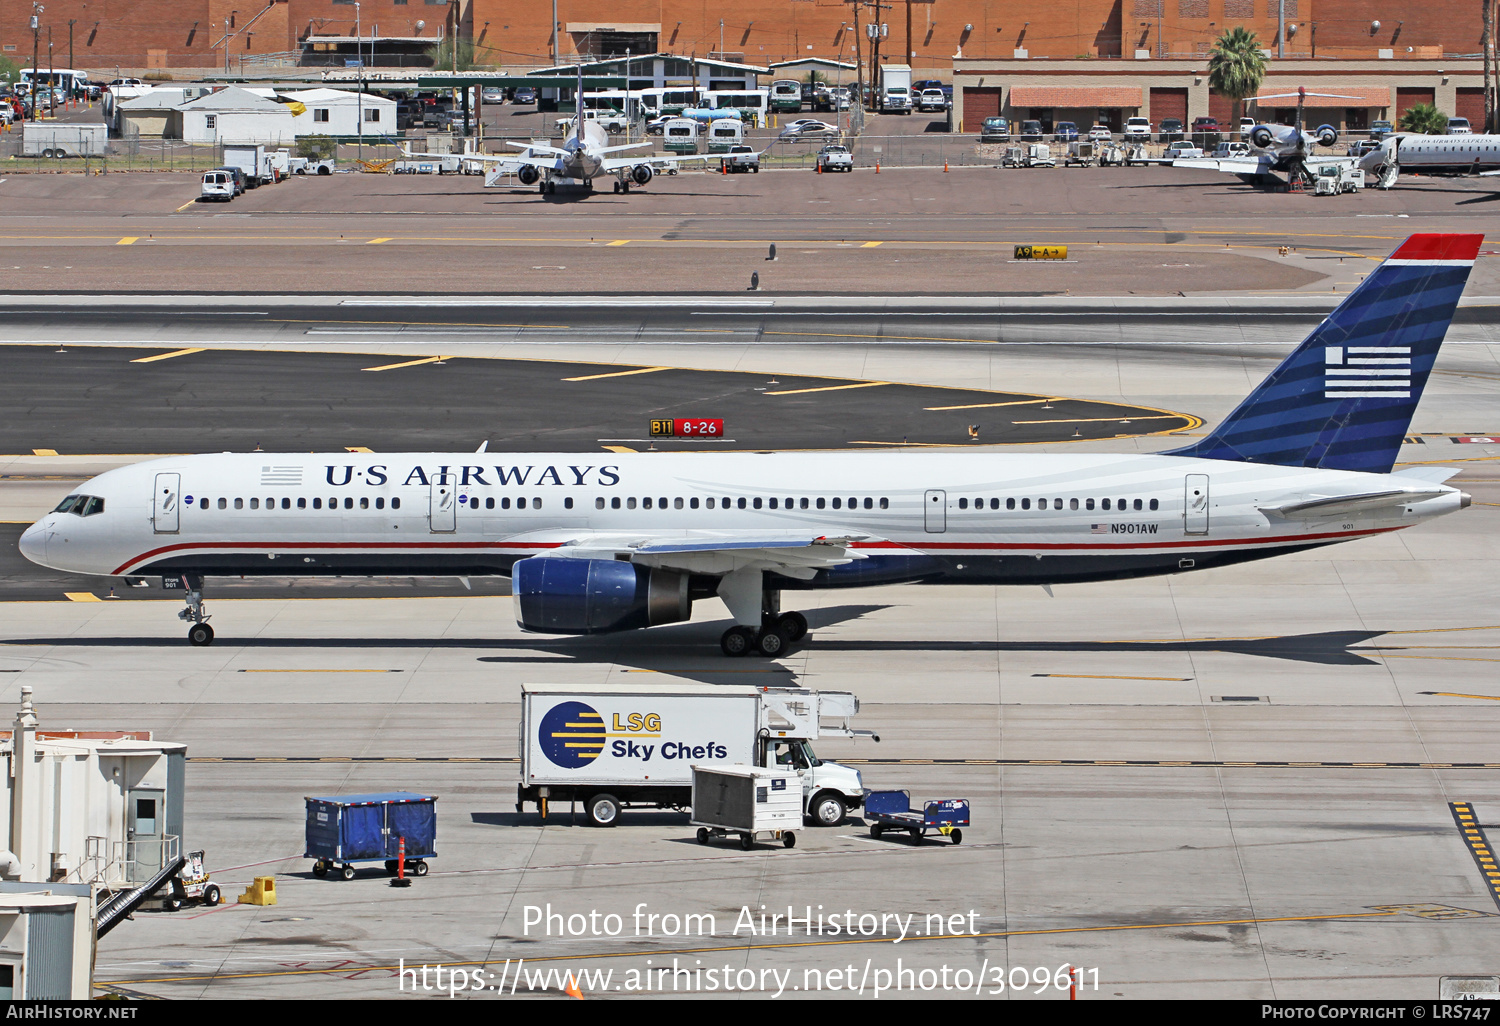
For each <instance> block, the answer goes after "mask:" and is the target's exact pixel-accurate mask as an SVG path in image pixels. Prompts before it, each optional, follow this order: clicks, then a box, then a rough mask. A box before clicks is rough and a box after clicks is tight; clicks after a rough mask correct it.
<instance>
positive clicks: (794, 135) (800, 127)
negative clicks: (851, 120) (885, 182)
mask: <svg viewBox="0 0 1500 1026" xmlns="http://www.w3.org/2000/svg"><path fill="white" fill-rule="evenodd" d="M838 134H839V130H838V126H837V125H830V124H829V123H828V122H826V121H817V120H815V119H813V118H798V119H797V120H796V121H793V122H792V123H791V124H789V125H787V126H786V127H785V128H783V129H782V130H781V135H779V136H777V138H778V139H802V138H805V137H806V136H810V135H838Z"/></svg>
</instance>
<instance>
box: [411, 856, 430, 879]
mask: <svg viewBox="0 0 1500 1026" xmlns="http://www.w3.org/2000/svg"><path fill="white" fill-rule="evenodd" d="M411 875H412V876H426V875H427V863H425V862H423V861H422V860H421V859H418V860H417V861H416V862H413V863H412V864H411Z"/></svg>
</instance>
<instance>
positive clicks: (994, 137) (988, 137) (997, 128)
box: [979, 117, 1010, 142]
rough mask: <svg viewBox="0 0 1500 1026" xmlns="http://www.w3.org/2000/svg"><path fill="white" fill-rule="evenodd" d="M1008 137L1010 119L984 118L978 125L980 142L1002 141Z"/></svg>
mask: <svg viewBox="0 0 1500 1026" xmlns="http://www.w3.org/2000/svg"><path fill="white" fill-rule="evenodd" d="M1009 138H1010V121H1009V119H1007V118H998V117H997V118H985V119H984V123H983V124H982V125H980V126H979V141H980V142H1004V141H1005V140H1007V139H1009Z"/></svg>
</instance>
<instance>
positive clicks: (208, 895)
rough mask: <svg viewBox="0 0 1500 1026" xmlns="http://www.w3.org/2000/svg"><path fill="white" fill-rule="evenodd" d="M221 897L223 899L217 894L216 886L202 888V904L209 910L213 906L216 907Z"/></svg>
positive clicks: (217, 888)
mask: <svg viewBox="0 0 1500 1026" xmlns="http://www.w3.org/2000/svg"><path fill="white" fill-rule="evenodd" d="M221 897H223V895H222V894H221V893H220V892H219V885H218V884H209V885H208V886H207V887H205V888H203V904H205V905H207V906H208V907H209V908H213V907H214V906H215V905H217V904H218V903H219V899H220V898H221Z"/></svg>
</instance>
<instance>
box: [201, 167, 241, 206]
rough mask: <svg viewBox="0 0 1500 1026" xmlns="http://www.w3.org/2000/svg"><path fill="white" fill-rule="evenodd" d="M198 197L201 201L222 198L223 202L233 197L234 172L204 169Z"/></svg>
mask: <svg viewBox="0 0 1500 1026" xmlns="http://www.w3.org/2000/svg"><path fill="white" fill-rule="evenodd" d="M199 198H200V199H201V200H202V201H203V202H207V201H209V200H223V201H224V202H225V203H228V202H229V201H230V200H232V199H234V174H233V173H232V172H230V171H205V172H204V173H203V192H202V194H201V195H200V197H199Z"/></svg>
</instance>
